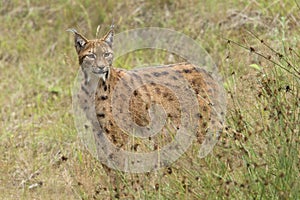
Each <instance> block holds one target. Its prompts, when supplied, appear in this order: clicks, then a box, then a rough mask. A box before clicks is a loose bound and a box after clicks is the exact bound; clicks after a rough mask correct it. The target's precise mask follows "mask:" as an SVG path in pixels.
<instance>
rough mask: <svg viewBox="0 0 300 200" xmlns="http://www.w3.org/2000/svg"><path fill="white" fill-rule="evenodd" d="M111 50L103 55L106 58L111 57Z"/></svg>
mask: <svg viewBox="0 0 300 200" xmlns="http://www.w3.org/2000/svg"><path fill="white" fill-rule="evenodd" d="M110 54H111V53H110V52H105V53H104V54H103V56H104V58H107V57H109V56H110Z"/></svg>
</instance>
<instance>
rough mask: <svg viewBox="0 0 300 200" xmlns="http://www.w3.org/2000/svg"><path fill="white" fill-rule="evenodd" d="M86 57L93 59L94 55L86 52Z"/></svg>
mask: <svg viewBox="0 0 300 200" xmlns="http://www.w3.org/2000/svg"><path fill="white" fill-rule="evenodd" d="M86 57H88V58H91V59H95V58H96V55H95V54H93V53H91V54H87V55H86Z"/></svg>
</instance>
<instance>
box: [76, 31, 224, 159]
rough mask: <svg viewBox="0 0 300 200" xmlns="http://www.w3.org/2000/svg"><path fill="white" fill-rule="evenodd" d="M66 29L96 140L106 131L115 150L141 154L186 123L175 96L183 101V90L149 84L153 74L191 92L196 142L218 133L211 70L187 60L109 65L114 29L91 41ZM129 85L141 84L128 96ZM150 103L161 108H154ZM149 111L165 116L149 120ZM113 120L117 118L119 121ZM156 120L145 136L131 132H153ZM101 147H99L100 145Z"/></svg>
mask: <svg viewBox="0 0 300 200" xmlns="http://www.w3.org/2000/svg"><path fill="white" fill-rule="evenodd" d="M70 31H71V32H73V33H74V36H75V40H74V41H75V48H76V51H77V54H78V59H79V64H80V66H81V71H82V73H83V77H84V80H83V81H82V83H81V89H80V92H79V93H78V95H77V98H78V101H79V102H80V107H81V108H82V110H83V111H84V113H85V115H86V117H87V119H89V120H90V121H91V124H92V126H93V131H94V132H95V140H97V138H102V137H103V136H104V135H105V137H107V138H108V139H109V140H110V142H111V143H112V144H113V145H114V146H115V147H116V148H118V149H121V150H124V151H130V152H141V153H144V152H152V151H156V150H159V149H161V148H162V147H163V146H165V145H167V144H168V143H170V142H172V140H173V139H174V137H175V135H176V132H177V131H178V130H179V129H180V126H182V125H183V126H185V124H183V122H182V110H183V108H182V105H181V104H180V101H179V98H178V97H181V98H187V99H188V98H190V97H188V96H183V95H184V94H176V93H174V91H172V89H170V87H165V85H162V84H159V83H157V82H155V81H153V82H151V80H157V79H158V78H160V80H164V81H166V82H169V83H176V84H177V86H176V87H179V86H180V84H184V85H183V86H184V87H185V88H187V90H191V91H193V94H194V95H195V99H196V103H198V105H195V108H196V109H194V113H193V115H192V116H188V117H189V118H191V119H193V120H196V125H197V126H196V127H197V129H195V131H194V132H195V133H194V134H195V136H196V139H197V142H198V143H199V144H202V143H203V141H204V139H205V137H206V134H207V132H208V131H214V132H218V133H217V134H219V132H220V131H221V128H222V121H221V120H219V118H218V117H217V114H216V112H212V111H213V110H218V108H217V107H216V105H215V104H214V102H213V101H212V100H213V99H214V98H215V97H216V94H218V92H219V88H218V85H217V84H216V81H215V80H214V79H213V77H212V76H211V74H210V73H208V72H206V71H205V70H204V69H199V68H197V67H195V66H194V65H192V64H189V63H179V64H171V65H164V66H158V67H149V68H143V69H134V70H130V71H127V70H124V69H118V68H114V67H113V66H112V63H113V58H114V53H113V50H112V45H113V36H114V32H113V29H111V30H110V31H109V32H108V33H107V34H106V35H105V36H104V37H103V38H101V39H94V40H88V39H86V38H85V37H84V36H83V35H81V34H80V33H78V32H77V31H76V30H74V29H70ZM95 77H96V80H95ZM178 77H182V78H183V79H184V80H186V81H185V82H184V81H183V82H181V80H179V79H178ZM120 80H122V81H120ZM95 83H96V84H97V85H96V89H94V92H93V87H95V86H93V84H95ZM120 84H121V85H120ZM176 84H173V85H176ZM134 85H140V87H137V88H136V89H135V90H134V91H131V92H132V93H131V94H128V93H126V92H128V91H130V88H132V87H133V86H134ZM167 85H168V83H167ZM170 85H172V84H170ZM117 86H118V87H119V90H118V91H119V93H117V94H114V95H115V96H114V98H117V99H118V101H114V99H113V92H114V91H115V90H116V87H117ZM182 96H183V97H182ZM128 97H129V98H128ZM127 98H128V99H127ZM126 101H128V103H129V106H128V108H126V106H125V104H126ZM114 102H115V103H114ZM153 105H160V106H159V107H157V106H156V107H155V106H153ZM115 107H119V108H120V109H119V114H118V115H114V112H113V109H114V108H115ZM126 109H127V111H126ZM155 110H156V111H155ZM154 111H155V112H156V113H160V114H158V116H159V117H165V118H166V120H165V121H164V122H161V123H159V122H160V119H154V118H153V115H151V112H154ZM162 111H163V113H162ZM93 112H95V113H96V117H93V115H94V113H93ZM127 112H128V113H129V116H127V117H124V116H126V115H124V116H123V113H127ZM161 113H162V114H161ZM221 114H223V113H221ZM117 118H118V119H117ZM95 119H96V120H95ZM93 120H94V121H93ZM120 120H121V123H120ZM155 120H156V121H158V124H156V125H155V124H154V125H153V124H152V121H155ZM117 121H119V124H118V122H117ZM96 124H98V125H99V126H97V125H96ZM161 124H162V127H161V129H160V130H159V131H158V133H157V134H156V133H155V134H148V135H147V134H146V136H145V137H136V135H134V132H135V129H134V127H142V128H148V130H149V129H151V130H152V129H155V128H157V126H161ZM186 124H188V123H186ZM133 125H134V126H133ZM124 127H125V129H126V127H133V128H132V129H129V130H128V129H127V130H124ZM212 127H214V128H212ZM95 129H99V130H95ZM210 129H213V130H210ZM151 130H150V131H151ZM101 145H103V144H101V143H100V142H96V146H97V148H99V146H101ZM103 149H104V147H102V150H103ZM98 151H99V149H98ZM108 156H110V158H111V159H115V160H117V159H122V158H116V157H114V155H108ZM192 156H193V155H192ZM166 165H167V164H166Z"/></svg>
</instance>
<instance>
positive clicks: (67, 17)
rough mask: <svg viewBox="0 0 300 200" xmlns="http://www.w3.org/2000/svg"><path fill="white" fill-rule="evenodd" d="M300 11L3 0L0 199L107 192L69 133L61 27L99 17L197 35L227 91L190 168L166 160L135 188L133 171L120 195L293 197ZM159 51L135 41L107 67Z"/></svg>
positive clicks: (292, 5)
mask: <svg viewBox="0 0 300 200" xmlns="http://www.w3.org/2000/svg"><path fill="white" fill-rule="evenodd" d="M299 10H300V8H299V7H298V6H297V4H296V2H295V1H284V0H279V1H275V2H267V1H238V0H229V1H226V2H221V1H199V2H198V1H192V0H190V1H183V0H179V1H172V0H161V1H140V2H139V3H135V1H126V2H123V1H118V0H110V1H102V2H101V1H82V2H81V1H79V0H72V1H71V0H68V1H53V2H52V3H44V2H43V1H30V0H28V1H17V0H12V1H1V2H0V21H1V25H0V27H1V28H0V71H1V73H0V80H1V81H0V91H1V95H0V105H1V106H0V199H92V198H98V199H102V198H104V197H109V196H110V195H111V194H112V193H113V191H112V190H113V189H111V188H112V187H110V186H109V180H108V177H107V175H106V174H105V172H104V170H103V168H102V166H101V164H100V163H99V162H98V161H97V160H95V159H94V158H93V157H92V156H91V155H90V154H89V153H88V151H87V150H85V149H84V148H83V146H82V144H81V143H80V140H79V138H78V136H77V132H76V129H75V125H74V121H73V115H72V107H71V104H72V99H71V89H72V84H73V81H74V79H75V76H76V73H77V71H78V69H79V66H78V62H77V58H76V55H75V54H76V53H75V50H74V47H73V37H72V35H71V34H70V33H68V32H66V31H65V30H66V29H67V28H71V27H74V28H76V29H78V30H79V31H80V32H82V33H84V34H85V35H87V36H88V37H94V36H95V32H96V27H97V25H98V24H101V25H102V28H101V33H104V32H105V31H106V30H107V29H108V27H109V25H110V24H111V22H112V21H114V23H115V25H116V32H121V31H124V30H129V29H134V28H143V27H150V26H157V27H165V28H171V29H174V30H177V31H180V32H183V33H185V34H187V35H188V36H190V37H192V38H194V39H196V40H197V41H198V42H199V43H200V44H201V45H202V46H203V47H204V48H205V49H206V50H207V51H208V52H209V53H210V54H211V56H212V57H213V59H214V60H215V61H216V63H217V65H218V67H219V70H220V73H221V74H222V76H223V78H224V87H225V89H226V91H227V93H228V106H227V116H226V132H225V133H224V134H223V135H222V137H221V139H220V141H219V143H218V144H217V146H216V147H215V149H214V152H213V153H212V154H211V155H209V156H208V157H206V158H205V159H202V160H200V159H195V160H194V161H193V164H194V166H187V165H184V164H185V163H184V160H183V161H181V162H179V163H177V164H174V166H172V173H171V174H166V175H164V173H165V171H164V170H162V171H159V172H158V174H157V178H156V179H155V183H154V185H155V187H154V188H153V187H150V184H149V185H147V184H148V182H147V181H148V179H147V176H145V177H143V178H144V180H145V181H144V183H143V184H145V189H139V190H137V191H136V190H135V189H134V187H132V186H131V183H130V178H129V177H130V176H131V175H130V174H125V175H124V174H120V175H121V176H124V178H123V180H121V181H123V182H128V187H127V188H125V189H124V191H125V193H126V194H127V195H128V198H133V197H136V198H137V199H299V198H300V189H299V188H300V145H299V142H300V135H299V132H300V129H299V124H300V83H299V82H300V80H299V77H300V73H299V71H300V67H299V60H300V57H299V55H300V52H299V51H300V46H299V44H300V43H299V38H300V36H299V28H298V27H299V21H300V15H299ZM251 33H253V34H251ZM255 36H258V38H259V39H257V38H256V37H255ZM228 39H229V40H231V42H230V43H229V42H228ZM260 40H263V42H261V41H260ZM250 47H251V48H253V49H254V51H252V52H250V51H249V49H250ZM153 54H154V55H155V58H154V59H153ZM166 57H168V54H167V53H166V52H163V51H156V52H155V53H151V51H144V52H140V51H137V52H135V53H133V54H130V55H128V56H123V57H122V58H120V59H119V60H117V61H116V65H117V66H118V67H124V68H130V66H134V65H135V64H137V65H140V64H143V63H158V62H160V61H166ZM264 57H265V58H267V59H265V58H264ZM122 63H123V64H122ZM253 64H255V65H253ZM251 66H252V67H251ZM253 66H254V67H253ZM181 164H182V165H181ZM180 166H185V167H183V168H179V167H180ZM177 168H178V169H177ZM120 189H121V188H120Z"/></svg>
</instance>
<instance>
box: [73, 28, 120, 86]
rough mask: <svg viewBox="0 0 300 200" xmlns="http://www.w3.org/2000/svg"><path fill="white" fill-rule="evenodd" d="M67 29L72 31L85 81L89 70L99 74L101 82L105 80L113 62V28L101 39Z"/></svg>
mask: <svg viewBox="0 0 300 200" xmlns="http://www.w3.org/2000/svg"><path fill="white" fill-rule="evenodd" d="M68 31H70V32H72V33H74V42H75V49H76V51H77V54H78V59H79V64H80V66H81V69H82V71H83V73H84V76H85V80H86V82H89V73H90V72H92V73H94V74H97V75H99V77H100V78H101V79H102V80H103V82H105V81H107V79H109V75H110V70H111V67H112V62H113V51H112V43H113V36H114V31H113V28H111V29H110V31H109V32H108V33H106V34H105V35H104V37H102V38H101V39H94V40H88V39H86V38H85V37H84V36H83V35H81V34H80V33H78V32H77V31H76V30H75V29H68Z"/></svg>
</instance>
